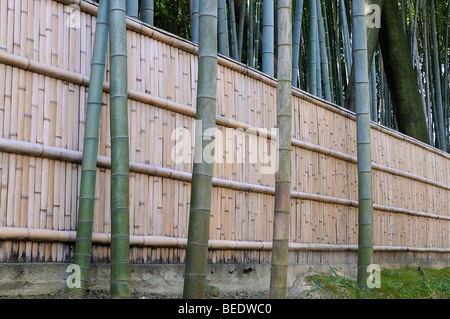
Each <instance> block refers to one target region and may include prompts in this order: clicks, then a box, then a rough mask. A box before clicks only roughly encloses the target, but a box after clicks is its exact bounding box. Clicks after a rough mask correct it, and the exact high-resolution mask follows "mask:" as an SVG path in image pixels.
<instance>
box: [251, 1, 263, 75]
mask: <svg viewBox="0 0 450 319" xmlns="http://www.w3.org/2000/svg"><path fill="white" fill-rule="evenodd" d="M260 24H261V0H257V1H256V21H255V43H254V45H253V49H254V50H253V51H254V53H253V62H252V67H253V68H254V69H257V70H258V69H259V42H260V39H259V33H260V32H259V30H260Z"/></svg>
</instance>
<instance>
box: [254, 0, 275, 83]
mask: <svg viewBox="0 0 450 319" xmlns="http://www.w3.org/2000/svg"><path fill="white" fill-rule="evenodd" d="M274 31H275V18H274V2H273V0H263V16H262V52H261V71H262V72H264V73H265V74H267V75H269V76H271V77H274V76H275V68H274V63H275V60H274V57H275V55H274V39H275V38H274V36H275V35H274ZM257 32H258V30H257Z"/></svg>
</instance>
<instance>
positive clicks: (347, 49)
mask: <svg viewBox="0 0 450 319" xmlns="http://www.w3.org/2000/svg"><path fill="white" fill-rule="evenodd" d="M339 8H340V11H339V12H340V15H341V16H340V18H341V23H342V40H343V44H344V56H345V70H346V79H347V82H346V83H347V84H348V78H349V76H350V72H351V69H352V63H353V61H352V60H353V57H352V48H351V45H350V31H349V30H348V22H347V13H346V12H345V2H344V0H340V4H339Z"/></svg>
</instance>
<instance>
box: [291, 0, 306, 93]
mask: <svg viewBox="0 0 450 319" xmlns="http://www.w3.org/2000/svg"><path fill="white" fill-rule="evenodd" d="M302 19H303V0H297V3H296V5H295V16H294V26H293V35H292V86H294V87H299V85H298V71H299V59H300V35H301V32H302Z"/></svg>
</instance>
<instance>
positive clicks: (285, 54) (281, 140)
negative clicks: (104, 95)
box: [270, 0, 292, 299]
mask: <svg viewBox="0 0 450 319" xmlns="http://www.w3.org/2000/svg"><path fill="white" fill-rule="evenodd" d="M277 13H278V14H277V16H278V26H277V28H278V29H277V31H278V61H279V62H278V69H277V127H278V145H279V146H278V163H279V165H278V171H277V172H276V174H275V210H274V221H273V246H272V265H271V266H272V267H271V273H270V298H277V299H283V298H286V291H287V270H288V245H289V215H290V207H291V195H290V194H291V119H292V110H291V106H292V92H291V90H292V0H278V1H277Z"/></svg>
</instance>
